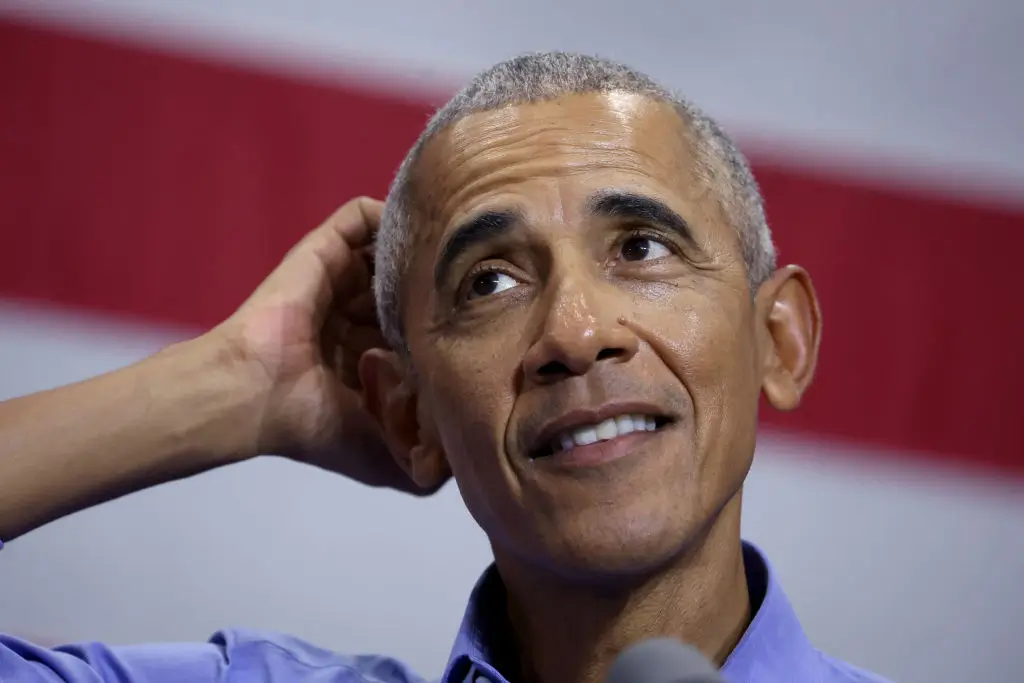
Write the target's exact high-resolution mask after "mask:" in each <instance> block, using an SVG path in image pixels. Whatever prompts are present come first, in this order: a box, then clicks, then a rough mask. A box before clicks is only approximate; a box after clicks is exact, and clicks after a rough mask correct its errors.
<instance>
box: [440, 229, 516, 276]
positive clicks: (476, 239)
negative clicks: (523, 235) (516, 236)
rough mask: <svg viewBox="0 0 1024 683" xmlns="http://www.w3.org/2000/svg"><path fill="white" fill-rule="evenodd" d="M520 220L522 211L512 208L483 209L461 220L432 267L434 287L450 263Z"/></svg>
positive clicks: (446, 273) (497, 235)
mask: <svg viewBox="0 0 1024 683" xmlns="http://www.w3.org/2000/svg"><path fill="white" fill-rule="evenodd" d="M522 222H523V214H522V212H520V211H518V210H514V209H510V210H507V211H484V212H483V213H479V214H477V215H475V216H472V217H471V218H469V219H467V220H465V221H463V222H462V223H461V224H460V225H459V226H458V227H457V228H455V230H453V231H452V234H451V237H449V238H448V241H447V242H445V245H444V248H443V249H442V250H441V257H440V258H439V259H438V260H437V265H436V266H435V267H434V285H435V287H437V288H440V287H441V285H442V284H443V283H444V281H445V279H446V277H447V275H448V270H449V269H450V268H451V266H452V264H453V263H454V262H455V260H456V259H458V258H459V256H461V255H462V254H463V253H465V252H466V251H467V250H468V249H470V248H471V247H473V246H474V245H477V244H480V243H481V242H487V241H488V240H492V239H494V238H495V237H500V236H502V235H504V234H507V233H508V232H509V231H510V230H511V229H512V227H513V226H515V225H517V224H520V223H522Z"/></svg>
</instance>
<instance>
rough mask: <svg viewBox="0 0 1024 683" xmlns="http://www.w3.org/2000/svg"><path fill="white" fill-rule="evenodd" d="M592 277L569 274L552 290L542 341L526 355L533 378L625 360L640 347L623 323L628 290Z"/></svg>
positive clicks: (543, 381)
mask: <svg viewBox="0 0 1024 683" xmlns="http://www.w3.org/2000/svg"><path fill="white" fill-rule="evenodd" d="M587 279H588V278H585V277H576V278H569V277H567V278H563V279H562V281H561V282H560V283H558V285H557V287H556V288H555V289H554V291H553V292H552V295H551V297H550V303H549V305H548V308H547V310H546V311H545V314H544V321H543V327H542V329H541V331H540V334H539V335H538V338H537V341H536V342H535V343H534V344H533V346H531V347H530V349H529V350H528V351H527V353H526V356H525V357H524V359H523V372H524V375H525V379H526V381H527V382H532V383H534V384H547V383H551V382H556V381H558V380H561V379H566V378H568V377H574V376H580V375H585V374H587V373H588V372H590V371H591V370H592V369H593V368H594V367H595V366H596V365H597V364H598V363H624V362H626V361H628V360H629V359H630V358H632V357H633V356H635V355H636V353H637V350H638V348H639V346H640V343H639V340H638V339H637V336H636V334H635V333H634V332H633V331H632V330H631V329H630V328H628V327H626V326H624V325H623V324H622V322H621V319H622V314H623V312H624V310H625V302H624V301H623V298H624V296H625V294H624V293H623V292H613V291H611V289H610V286H609V285H607V284H606V283H603V282H602V283H598V282H593V283H591V282H587V281H586V280H587Z"/></svg>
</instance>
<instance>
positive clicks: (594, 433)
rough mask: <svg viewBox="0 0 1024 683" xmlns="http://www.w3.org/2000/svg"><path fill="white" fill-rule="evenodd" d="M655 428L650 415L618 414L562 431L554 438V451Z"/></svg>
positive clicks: (649, 430) (651, 430)
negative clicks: (594, 422)
mask: <svg viewBox="0 0 1024 683" xmlns="http://www.w3.org/2000/svg"><path fill="white" fill-rule="evenodd" d="M656 428H657V425H656V424H655V421H654V417H653V416H651V415H619V416H618V417H610V418H608V419H607V420H602V421H601V422H598V423H597V424H590V425H581V426H579V427H574V428H573V429H570V430H568V431H566V432H563V433H562V434H560V435H559V436H558V438H557V439H555V443H554V448H555V450H556V451H567V450H569V449H570V448H572V447H573V446H586V445H588V444H592V443H597V442H598V441H608V440H610V439H614V438H615V437H617V436H625V435H626V434H631V433H633V432H653V431H654V430H655V429H656Z"/></svg>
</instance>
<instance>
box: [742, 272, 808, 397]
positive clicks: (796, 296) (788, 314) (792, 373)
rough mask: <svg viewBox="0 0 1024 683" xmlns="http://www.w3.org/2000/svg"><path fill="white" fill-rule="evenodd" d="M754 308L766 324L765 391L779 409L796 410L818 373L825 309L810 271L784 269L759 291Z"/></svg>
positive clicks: (763, 338)
mask: <svg viewBox="0 0 1024 683" xmlns="http://www.w3.org/2000/svg"><path fill="white" fill-rule="evenodd" d="M756 307H757V311H758V314H759V315H758V320H759V324H760V325H761V326H762V334H760V335H759V338H760V339H761V340H762V343H763V347H762V348H763V353H762V354H761V357H762V358H763V359H764V366H763V369H762V385H761V387H762V390H763V391H764V394H765V397H766V398H767V399H768V402H769V403H771V405H772V406H773V407H775V408H776V409H778V410H793V409H795V408H796V407H797V406H799V405H800V400H801V398H802V397H803V394H804V392H805V391H806V390H807V388H808V387H809V386H810V384H811V380H812V379H813V378H814V370H815V367H816V366H817V363H818V347H819V345H820V343H821V310H820V308H819V305H818V296H817V294H816V293H815V291H814V285H813V284H812V283H811V278H810V276H809V275H808V274H807V271H805V270H804V269H803V268H800V267H799V266H786V267H785V268H780V269H779V270H778V271H776V272H775V274H774V275H773V276H772V277H771V278H770V279H769V280H768V281H767V282H765V283H764V284H763V285H762V286H761V288H760V289H759V290H758V293H757V299H756Z"/></svg>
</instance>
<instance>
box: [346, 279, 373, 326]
mask: <svg viewBox="0 0 1024 683" xmlns="http://www.w3.org/2000/svg"><path fill="white" fill-rule="evenodd" d="M341 312H342V313H343V314H344V315H345V317H346V318H348V319H349V320H350V321H351V322H352V324H354V325H373V326H375V327H376V326H377V299H376V298H375V297H374V294H373V290H372V289H370V288H369V286H367V288H366V289H365V290H360V291H358V292H357V293H356V294H355V295H354V296H352V297H351V298H349V299H348V300H347V301H346V302H345V304H344V305H343V306H342V307H341Z"/></svg>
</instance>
